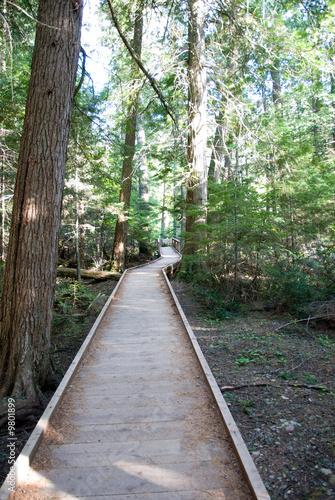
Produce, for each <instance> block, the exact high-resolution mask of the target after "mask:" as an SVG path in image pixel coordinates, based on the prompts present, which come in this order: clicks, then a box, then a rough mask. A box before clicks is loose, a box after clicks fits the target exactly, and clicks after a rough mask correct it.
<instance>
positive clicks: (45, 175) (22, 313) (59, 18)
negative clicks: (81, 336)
mask: <svg viewBox="0 0 335 500" xmlns="http://www.w3.org/2000/svg"><path fill="white" fill-rule="evenodd" d="M38 20H39V21H40V23H43V24H38V25H37V28H36V40H35V48H34V54H33V61H32V69H31V78H30V85H29V92H28V98H27V106H26V113H25V120H24V127H23V134H22V139H21V146H20V154H19V161H18V171H17V177H16V184H15V192H14V206H13V215H12V223H11V232H10V242H9V249H8V258H7V262H6V268H5V274H4V283H3V293H2V299H1V304H0V320H1V330H0V344H1V353H0V380H1V390H0V398H1V397H3V396H6V395H10V394H12V395H16V396H25V397H26V398H27V399H32V400H37V399H39V398H42V397H43V396H42V391H43V390H44V389H45V388H47V387H49V386H50V384H54V383H55V377H54V373H53V369H52V365H51V358H50V331H51V321H52V310H53V300H54V285H55V278H56V264H57V256H58V235H59V227H60V213H61V202H62V192H63V186H64V174H65V162H66V154H67V145H68V137H69V129H70V123H71V112H72V104H73V94H74V88H75V81H76V70H77V61H78V55H79V49H80V29H81V20H82V2H81V1H80V0H78V2H74V1H72V0H58V1H57V2H55V1H54V0H43V1H42V0H41V1H40V4H39V11H38Z"/></svg>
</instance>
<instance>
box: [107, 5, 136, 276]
mask: <svg viewBox="0 0 335 500" xmlns="http://www.w3.org/2000/svg"><path fill="white" fill-rule="evenodd" d="M143 5H144V2H143V0H139V3H138V6H137V9H136V17H135V23H134V38H133V49H134V51H135V53H136V55H137V56H138V57H139V58H141V52H142V38H143ZM132 64H133V69H132V74H133V81H134V83H135V82H136V80H138V78H139V70H138V67H137V64H136V63H135V62H134V61H133V62H132ZM138 103H139V92H138V90H135V89H134V93H133V96H132V97H131V102H130V105H129V109H128V116H127V120H126V138H125V148H124V158H123V165H122V185H121V190H120V198H119V201H120V203H121V204H122V208H121V211H120V213H119V214H118V216H117V221H116V227H115V236H114V246H113V257H112V259H113V260H114V266H115V267H116V268H117V269H124V268H125V260H126V249H127V236H128V216H129V206H130V196H131V184H132V175H133V159H134V154H135V142H136V121H137V111H138Z"/></svg>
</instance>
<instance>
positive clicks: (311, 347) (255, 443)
mask: <svg viewBox="0 0 335 500" xmlns="http://www.w3.org/2000/svg"><path fill="white" fill-rule="evenodd" d="M173 287H174V290H175V292H176V294H177V297H178V299H179V301H180V303H181V305H182V307H183V309H184V312H185V314H186V316H187V318H188V321H189V323H190V325H191V327H192V329H193V331H194V333H195V335H196V337H197V340H198V342H199V344H200V346H201V348H202V351H203V353H204V355H205V357H206V359H207V361H208V363H209V365H210V367H211V370H212V372H213V374H214V376H215V378H216V380H217V383H218V385H219V387H220V388H221V390H222V393H223V396H224V397H225V399H226V401H227V403H228V405H229V407H230V410H231V412H232V414H233V417H234V419H235V421H236V423H237V425H238V427H239V429H240V431H241V434H242V436H243V438H244V440H245V442H246V444H247V447H248V449H249V451H250V452H251V455H252V457H253V459H254V461H255V463H256V465H257V468H258V470H259V472H260V475H261V477H262V479H263V481H264V483H265V485H266V487H267V489H268V491H269V494H270V495H271V498H272V499H273V500H282V499H290V500H323V499H335V417H334V406H335V404H334V403H335V383H334V382H335V362H334V359H335V331H334V329H333V328H331V326H332V325H329V324H326V323H324V324H322V325H321V324H316V323H315V322H314V323H312V322H310V324H309V325H307V323H299V324H295V325H291V326H288V327H286V328H282V329H278V328H279V327H281V326H282V325H284V324H286V323H288V322H289V321H290V319H291V320H292V318H288V317H287V316H285V315H284V314H281V315H277V314H275V313H266V312H260V311H253V312H249V313H248V314H245V315H242V314H239V315H231V317H230V318H229V319H226V320H223V321H217V320H211V319H208V316H210V315H209V314H208V313H209V311H208V310H206V308H205V307H203V306H201V304H199V302H197V300H196V299H195V298H194V296H193V295H192V289H191V287H190V286H189V285H187V284H185V283H183V282H178V281H174V283H173Z"/></svg>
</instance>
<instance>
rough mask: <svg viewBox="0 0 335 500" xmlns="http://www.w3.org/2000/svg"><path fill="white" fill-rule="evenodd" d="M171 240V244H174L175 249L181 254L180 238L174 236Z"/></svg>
mask: <svg viewBox="0 0 335 500" xmlns="http://www.w3.org/2000/svg"><path fill="white" fill-rule="evenodd" d="M171 242H172V243H171V245H172V246H173V248H174V249H175V250H177V252H178V253H180V254H181V251H180V249H181V245H180V240H179V239H178V238H172V240H171Z"/></svg>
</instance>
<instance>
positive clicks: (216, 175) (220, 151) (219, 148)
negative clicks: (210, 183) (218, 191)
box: [208, 111, 225, 184]
mask: <svg viewBox="0 0 335 500" xmlns="http://www.w3.org/2000/svg"><path fill="white" fill-rule="evenodd" d="M222 121H223V113H222V111H220V113H219V116H218V119H217V121H216V123H217V126H216V130H215V135H214V141H213V146H212V156H211V161H210V164H209V169H208V178H210V177H211V178H212V179H213V180H214V182H215V183H216V184H217V183H218V182H219V180H220V175H221V172H222V170H223V169H222V164H223V163H224V157H225V152H224V128H223V123H222Z"/></svg>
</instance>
